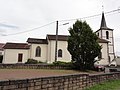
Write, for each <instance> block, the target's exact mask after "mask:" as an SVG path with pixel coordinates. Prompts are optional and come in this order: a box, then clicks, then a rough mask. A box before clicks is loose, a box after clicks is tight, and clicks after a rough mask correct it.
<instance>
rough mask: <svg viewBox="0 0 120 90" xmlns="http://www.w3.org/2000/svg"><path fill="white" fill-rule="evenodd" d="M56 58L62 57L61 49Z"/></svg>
mask: <svg viewBox="0 0 120 90" xmlns="http://www.w3.org/2000/svg"><path fill="white" fill-rule="evenodd" d="M58 57H62V50H61V49H59V50H58Z"/></svg>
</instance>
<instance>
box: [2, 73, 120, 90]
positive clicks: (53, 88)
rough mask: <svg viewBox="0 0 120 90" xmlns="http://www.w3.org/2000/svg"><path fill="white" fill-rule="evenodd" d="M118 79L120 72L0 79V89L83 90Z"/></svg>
mask: <svg viewBox="0 0 120 90" xmlns="http://www.w3.org/2000/svg"><path fill="white" fill-rule="evenodd" d="M113 79H114V80H115V79H120V73H111V74H100V75H89V74H75V75H65V76H54V77H43V78H35V79H24V80H9V81H0V90H84V89H85V88H87V87H91V86H93V85H95V84H99V83H101V82H104V81H107V80H113Z"/></svg>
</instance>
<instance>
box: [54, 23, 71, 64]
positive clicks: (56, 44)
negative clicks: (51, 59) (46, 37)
mask: <svg viewBox="0 0 120 90" xmlns="http://www.w3.org/2000/svg"><path fill="white" fill-rule="evenodd" d="M67 24H69V23H64V24H62V25H67ZM57 46H58V21H56V43H55V62H56V61H57V53H58V52H57Z"/></svg>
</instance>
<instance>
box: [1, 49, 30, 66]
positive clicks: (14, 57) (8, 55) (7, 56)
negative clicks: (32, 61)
mask: <svg viewBox="0 0 120 90" xmlns="http://www.w3.org/2000/svg"><path fill="white" fill-rule="evenodd" d="M18 54H23V58H22V62H21V63H25V62H26V61H27V59H28V50H25V49H4V56H3V63H6V64H7V63H8V64H9V63H10V64H11V63H18Z"/></svg>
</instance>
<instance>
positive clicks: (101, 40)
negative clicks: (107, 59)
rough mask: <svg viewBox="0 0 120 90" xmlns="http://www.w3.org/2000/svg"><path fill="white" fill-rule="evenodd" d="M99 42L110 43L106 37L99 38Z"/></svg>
mask: <svg viewBox="0 0 120 90" xmlns="http://www.w3.org/2000/svg"><path fill="white" fill-rule="evenodd" d="M98 42H99V43H108V42H109V41H107V40H105V39H101V38H98Z"/></svg>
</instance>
